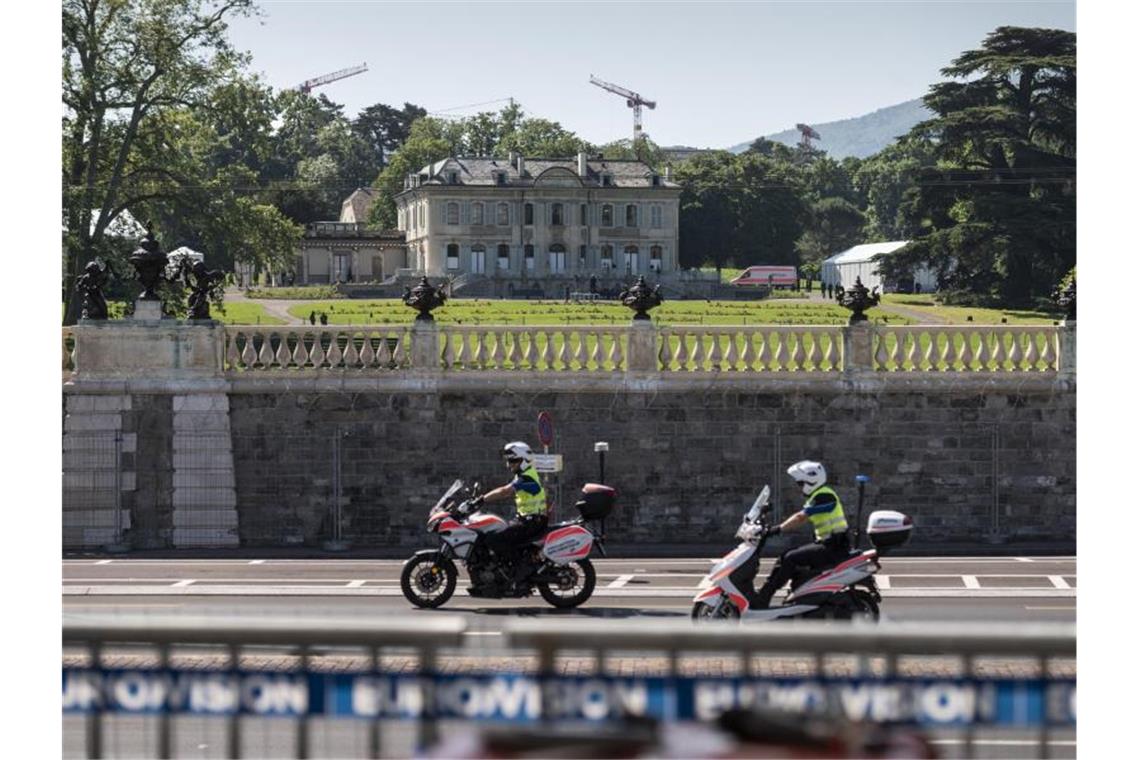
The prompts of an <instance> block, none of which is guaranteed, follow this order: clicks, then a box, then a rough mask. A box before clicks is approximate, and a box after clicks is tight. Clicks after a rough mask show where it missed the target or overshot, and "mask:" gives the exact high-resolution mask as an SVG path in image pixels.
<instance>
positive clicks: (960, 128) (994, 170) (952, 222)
mask: <svg viewBox="0 0 1140 760" xmlns="http://www.w3.org/2000/svg"><path fill="white" fill-rule="evenodd" d="M942 73H943V74H944V75H945V76H947V77H952V78H954V79H955V80H964V81H950V82H942V83H939V84H935V85H933V86H932V87H931V88H930V93H929V94H927V95H926V97H925V98H924V102H925V103H926V105H927V107H928V108H930V109H931V110H932V111H934V112H935V114H936V116H935V117H934V118H932V119H929V120H928V121H926V122H923V123H922V124H919V125H917V126H916V127H915V128H914V130H913V131H912V135H913V136H914V137H916V138H919V139H927V140H930V141H931V143H932V145H933V146H934V155H935V159H936V161H937V166H935V167H932V168H927V169H925V170H922V171H921V172H919V175H918V179H917V182H916V185H917V187H916V189H915V192H913V193H911V194H909V195H908V196H907V197H905V198H904V202H903V203H902V206H901V207H902V209H903V213H904V215H905V216H906V217H907V219H908V221H909V223H910V224H913V225H915V227H916V228H917V230H918V231H919V233H920V236H919V238H918V239H917V240H915V241H914V242H913V243H911V244H910V245H908V246H907V247H906V248H905V249H903V250H902V251H900V252H898V254H901V255H898V254H896V255H895V256H892V257H891V258H890V259H889V260H886V261H884V262H883V265H882V267H881V268H882V269H883V270H884V272H885V273H887V274H888V275H892V274H896V272H895V270H899V272H900V273H901V272H905V271H907V270H911V269H913V268H914V267H915V266H917V265H919V264H927V265H929V266H932V267H934V268H935V269H936V270H937V271H939V272H940V275H941V277H942V283H943V286H944V287H946V288H948V289H950V290H958V291H963V292H964V293H968V294H971V295H972V296H973V297H976V298H979V299H998V300H1000V301H1001V302H1003V303H1006V304H1010V305H1020V304H1030V303H1031V302H1032V301H1033V299H1034V298H1040V297H1044V296H1047V295H1048V293H1049V292H1050V291H1051V289H1052V288H1053V286H1054V284H1055V283H1056V282H1057V280H1058V279H1060V277H1061V275H1063V274H1064V273H1065V272H1066V271H1068V270H1069V269H1070V268H1071V267H1072V266H1073V265H1074V264H1075V261H1076V224H1075V222H1076V81H1077V77H1076V35H1075V34H1073V33H1072V32H1067V31H1063V30H1057V29H1025V28H1019V27H999V28H997V29H996V30H994V31H993V32H991V33H990V34H989V35H988V36H987V37H986V39H985V41H984V42H983V44H982V47H981V48H980V49H978V50H970V51H967V52H965V53H963V54H962V55H961V56H959V57H958V58H957V59H955V60H954V61H953V63H952V65H951V66H948V67H947V68H945V69H943V71H942Z"/></svg>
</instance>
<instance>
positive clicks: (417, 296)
mask: <svg viewBox="0 0 1140 760" xmlns="http://www.w3.org/2000/svg"><path fill="white" fill-rule="evenodd" d="M446 301H447V294H446V293H444V292H443V288H437V287H433V286H432V284H431V283H430V282H428V278H427V277H422V278H420V282H419V284H418V285H416V286H415V287H414V288H406V289H405V290H404V303H405V304H407V305H408V306H410V307H411V308H413V309H415V310H416V311H418V312H419V314H418V315H417V316H416V321H417V322H434V321H435V318H434V317H432V315H431V311H432V309H438V308H439V307H440V306H443V304H444V302H446Z"/></svg>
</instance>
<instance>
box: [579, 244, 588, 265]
mask: <svg viewBox="0 0 1140 760" xmlns="http://www.w3.org/2000/svg"><path fill="white" fill-rule="evenodd" d="M585 268H586V246H584V245H580V246H578V269H585Z"/></svg>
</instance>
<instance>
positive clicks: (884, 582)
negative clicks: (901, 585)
mask: <svg viewBox="0 0 1140 760" xmlns="http://www.w3.org/2000/svg"><path fill="white" fill-rule="evenodd" d="M875 583H876V584H878V586H879V590H880V591H882V590H883V589H890V587H891V576H889V575H876V576H875Z"/></svg>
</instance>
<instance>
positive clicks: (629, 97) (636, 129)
mask: <svg viewBox="0 0 1140 760" xmlns="http://www.w3.org/2000/svg"><path fill="white" fill-rule="evenodd" d="M590 84H593V85H597V86H598V87H601V88H602V89H603V90H606V91H607V92H612V93H613V94H614V95H621V96H622V97H623V98H625V104H626V105H627V106H629V107H630V108H632V109H633V144H634V146H636V145H637V141H638V140H639V139H640V138H641V107H642V106H648V107H649V108H651V109H653V108H657V102H656V101H653V100H647V99H646V98H643V97H642V96H640V95H638V94H637V93H636V92H633V91H632V90H627V89H625V88H624V87H618V86H617V85H616V84H610V83H609V82H603V81H602V80H601V79H598V78H597V77H595V76H594V75H593V74H591V75H590Z"/></svg>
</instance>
